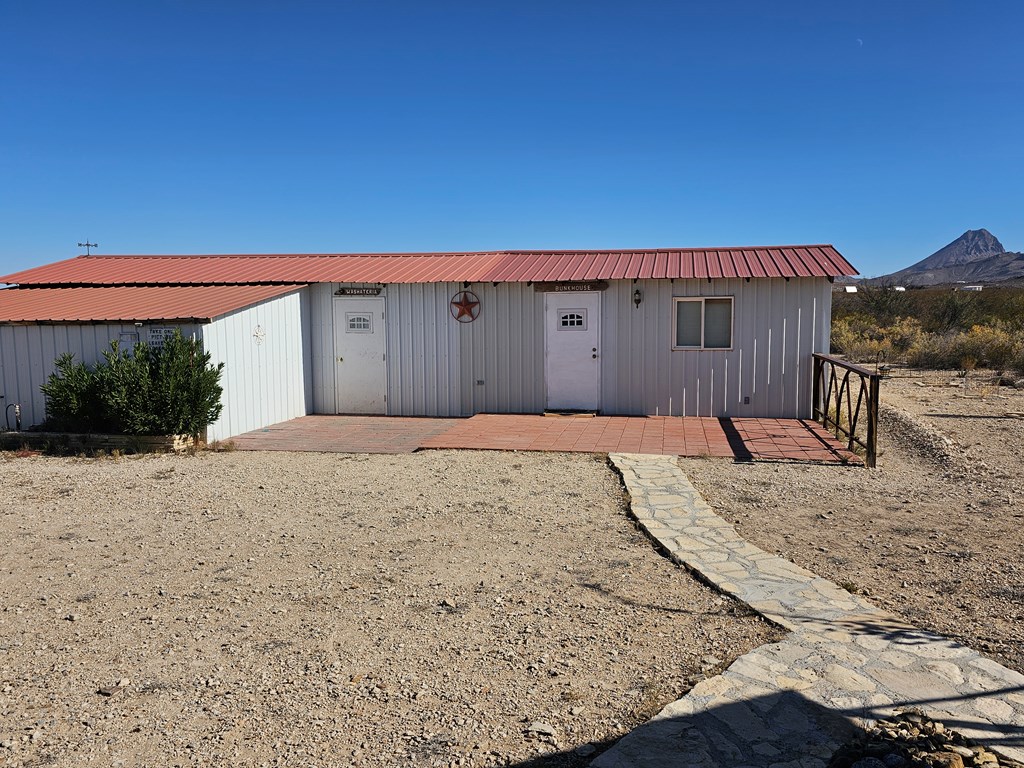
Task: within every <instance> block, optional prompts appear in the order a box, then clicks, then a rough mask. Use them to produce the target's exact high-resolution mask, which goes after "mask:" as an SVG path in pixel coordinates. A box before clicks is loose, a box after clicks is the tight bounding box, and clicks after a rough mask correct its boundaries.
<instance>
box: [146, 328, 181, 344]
mask: <svg viewBox="0 0 1024 768" xmlns="http://www.w3.org/2000/svg"><path fill="white" fill-rule="evenodd" d="M174 331H175V329H174V328H150V329H149V347H150V349H162V348H163V346H164V339H169V338H170V337H171V336H173V335H174Z"/></svg>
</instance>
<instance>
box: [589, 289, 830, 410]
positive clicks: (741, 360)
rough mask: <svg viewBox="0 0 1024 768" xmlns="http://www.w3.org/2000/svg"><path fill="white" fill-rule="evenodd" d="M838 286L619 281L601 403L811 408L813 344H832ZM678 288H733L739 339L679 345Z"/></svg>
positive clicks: (607, 313) (618, 406)
mask: <svg viewBox="0 0 1024 768" xmlns="http://www.w3.org/2000/svg"><path fill="white" fill-rule="evenodd" d="M637 288H639V289H640V291H641V292H642V294H643V301H642V302H641V304H640V307H639V308H637V307H635V306H634V305H633V302H632V294H633V291H634V290H636V289H637ZM831 295H832V294H831V286H830V284H829V283H828V282H827V281H826V280H823V279H815V278H792V279H790V280H789V281H786V280H784V279H761V280H757V279H754V280H751V281H750V282H746V281H744V280H743V279H729V280H712V281H710V282H709V281H707V280H676V281H675V282H674V283H673V282H669V281H666V280H640V281H637V282H636V283H632V282H631V281H616V282H613V283H612V285H611V286H610V287H609V289H608V290H607V291H606V292H605V297H604V298H605V303H604V318H605V325H604V333H603V336H604V343H603V346H604V365H603V367H602V411H604V412H605V413H623V414H654V413H659V414H661V415H668V414H670V413H671V415H673V416H679V415H685V416H698V415H699V416H762V417H775V418H807V417H809V416H810V409H811V383H812V382H811V353H812V352H821V351H827V349H828V338H829V335H828V334H829V317H830V313H831ZM677 296H732V297H734V307H733V310H734V331H733V348H732V349H731V350H722V351H717V350H673V349H672V333H673V327H674V318H673V315H672V313H673V306H672V305H673V302H672V299H673V297H677ZM745 398H749V402H748V403H744V399H745Z"/></svg>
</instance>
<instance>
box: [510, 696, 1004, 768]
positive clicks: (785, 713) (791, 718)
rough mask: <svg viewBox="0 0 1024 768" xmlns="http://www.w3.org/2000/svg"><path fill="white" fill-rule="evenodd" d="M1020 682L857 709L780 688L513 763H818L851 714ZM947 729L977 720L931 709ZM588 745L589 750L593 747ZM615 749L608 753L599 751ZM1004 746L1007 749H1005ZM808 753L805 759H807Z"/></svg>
mask: <svg viewBox="0 0 1024 768" xmlns="http://www.w3.org/2000/svg"><path fill="white" fill-rule="evenodd" d="M1022 690H1024V686H1021V687H1016V688H1008V689H1004V690H1001V691H995V692H989V693H984V694H973V695H965V696H959V697H956V698H954V699H922V700H914V701H903V702H899V703H897V704H895V705H892V706H886V707H884V708H883V707H858V708H855V709H844V708H829V707H825V706H822V705H821V704H818V703H816V702H814V701H811V700H810V699H808V698H807V697H805V696H803V695H802V694H801V693H799V692H798V691H780V692H777V693H771V694H766V695H762V696H757V697H754V698H751V699H748V700H745V701H741V702H723V703H722V704H719V705H717V706H712V707H710V708H709V709H706V710H703V711H701V712H697V713H695V714H689V715H684V714H680V715H675V716H667V717H663V718H660V719H655V720H652V721H650V722H648V723H645V724H644V725H642V726H640V727H638V728H637V729H636V730H634V731H632V732H631V733H629V734H627V735H626V736H624V737H623V738H622V739H621V740H619V741H618V742H617V743H616V742H613V741H611V740H608V741H604V742H590V743H589V744H587V745H582V751H583V752H585V753H587V754H581V753H580V752H579V751H577V750H578V749H579V748H580V747H579V746H577V747H572V748H568V749H565V750H564V751H560V752H555V753H551V754H547V755H541V756H538V757H535V758H531V759H528V760H524V761H521V762H518V763H515V764H514V766H515V768H576V767H577V766H580V767H582V766H587V765H591V764H593V765H594V766H595V768H625V767H626V766H636V767H637V768H685V767H687V766H694V767H695V768H696V767H701V768H719V767H720V768H733V767H735V766H744V768H769V766H772V765H778V764H779V763H785V764H788V763H789V762H790V761H804V762H801V763H800V765H802V766H808V767H809V766H812V765H815V764H819V765H820V766H822V768H824V766H825V765H827V764H828V761H829V758H830V757H831V756H832V754H833V753H834V752H835V751H836V750H837V749H839V748H840V747H842V746H844V745H846V744H849V743H850V742H851V741H852V740H853V739H854V738H855V736H857V734H859V733H861V732H862V731H861V730H860V729H859V728H858V727H857V726H856V725H855V722H854V718H862V719H881V718H884V717H886V716H888V715H889V713H890V711H891V710H892V709H893V708H895V709H909V708H919V709H921V710H922V711H924V712H925V713H928V710H929V705H931V704H942V703H945V702H952V701H958V700H967V699H972V698H979V697H989V696H1001V695H1003V694H1006V693H1013V692H1020V691H1022ZM934 717H935V719H937V720H940V721H941V722H942V723H943V724H944V725H945V726H946V728H951V729H954V730H961V731H962V730H964V729H969V728H971V727H974V726H976V725H977V722H973V721H969V720H966V719H962V718H957V717H951V716H946V715H944V714H943V713H941V712H940V713H938V714H937V715H934ZM986 730H987V731H989V732H990V733H991V734H992V735H991V737H990V738H986V739H985V740H984V744H985V745H986V746H988V747H992V748H995V749H997V750H998V751H1001V752H1006V751H1009V752H1010V753H1011V756H1013V757H1017V756H1018V755H1016V754H1012V753H1014V752H1019V751H1020V750H1024V730H1022V729H1021V728H1020V727H1018V726H1012V725H1002V726H1001V725H989V726H986ZM591 747H593V748H594V751H593V752H590V751H589V750H590V748H591ZM612 747H615V749H614V750H613V751H611V752H608V754H602V753H605V752H607V751H608V750H610V749H611V748H612ZM1006 748H1009V749H1006ZM808 758H810V761H808Z"/></svg>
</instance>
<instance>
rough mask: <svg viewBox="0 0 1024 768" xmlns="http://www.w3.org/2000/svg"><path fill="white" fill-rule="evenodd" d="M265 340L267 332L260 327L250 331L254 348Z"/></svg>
mask: <svg viewBox="0 0 1024 768" xmlns="http://www.w3.org/2000/svg"><path fill="white" fill-rule="evenodd" d="M266 338H267V332H266V330H264V328H263V326H262V325H257V326H256V327H255V328H253V329H252V340H253V342H255V344H256V346H257V347H258V346H260V345H261V344H262V343H263V341H264V340H265V339H266Z"/></svg>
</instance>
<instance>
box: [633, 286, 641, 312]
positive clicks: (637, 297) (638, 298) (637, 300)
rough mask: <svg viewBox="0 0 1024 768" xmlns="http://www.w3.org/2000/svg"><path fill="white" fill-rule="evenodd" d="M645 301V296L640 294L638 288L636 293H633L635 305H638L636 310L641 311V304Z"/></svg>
mask: <svg viewBox="0 0 1024 768" xmlns="http://www.w3.org/2000/svg"><path fill="white" fill-rule="evenodd" d="M643 300H644V295H643V293H641V292H640V289H639V288H637V289H636V290H635V291H633V303H634V304H636V308H637V309H640V302H641V301H643Z"/></svg>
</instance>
